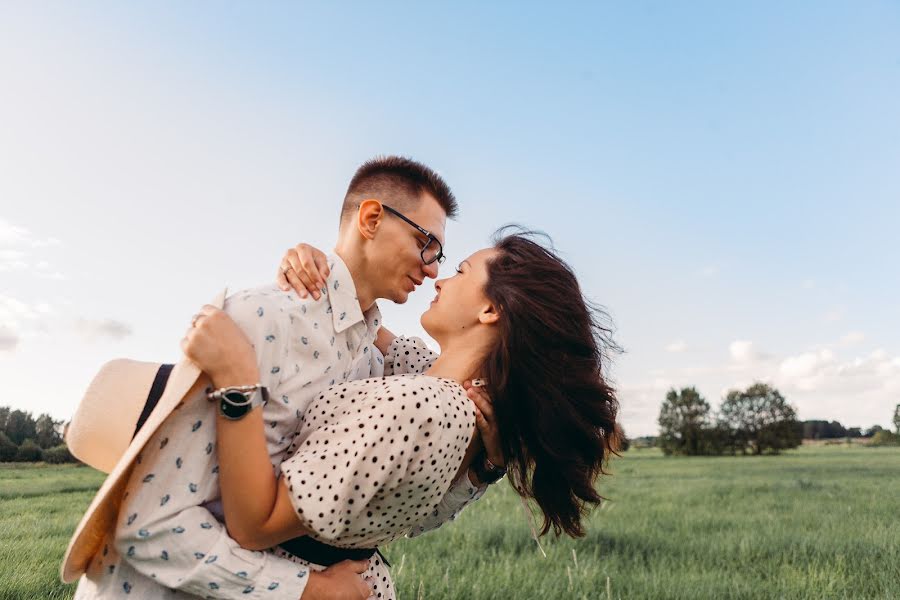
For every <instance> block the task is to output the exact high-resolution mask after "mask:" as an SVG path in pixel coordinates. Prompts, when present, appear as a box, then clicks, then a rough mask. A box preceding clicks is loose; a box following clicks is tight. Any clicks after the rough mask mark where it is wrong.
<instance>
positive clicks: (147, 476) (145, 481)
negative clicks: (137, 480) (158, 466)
mask: <svg viewBox="0 0 900 600" xmlns="http://www.w3.org/2000/svg"><path fill="white" fill-rule="evenodd" d="M154 477H156V475H154V474H153V473H150V474H149V475H145V476H144V479H143V481H144V483H150V482H151V481H153V478H154Z"/></svg>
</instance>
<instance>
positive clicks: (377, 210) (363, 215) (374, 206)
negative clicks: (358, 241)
mask: <svg viewBox="0 0 900 600" xmlns="http://www.w3.org/2000/svg"><path fill="white" fill-rule="evenodd" d="M383 218H384V208H383V207H382V206H381V202H379V201H378V200H375V199H374V198H367V199H366V200H363V201H362V202H360V203H359V210H358V211H357V213H356V227H357V228H358V229H359V233H360V235H362V236H363V237H364V238H366V239H367V240H371V239H373V238H374V237H375V233H376V232H377V231H378V228H379V227H380V226H381V220H382V219H383Z"/></svg>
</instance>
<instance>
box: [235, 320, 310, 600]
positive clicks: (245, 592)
mask: <svg viewBox="0 0 900 600" xmlns="http://www.w3.org/2000/svg"><path fill="white" fill-rule="evenodd" d="M300 312H302V313H303V314H304V315H305V314H306V306H301V307H300ZM244 593H246V592H244Z"/></svg>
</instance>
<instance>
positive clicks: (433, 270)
mask: <svg viewBox="0 0 900 600" xmlns="http://www.w3.org/2000/svg"><path fill="white" fill-rule="evenodd" d="M439 268H440V265H439V264H438V261H434V262H433V263H431V264H430V265H426V264H424V263H423V264H422V273H424V274H425V277H431V278H432V279H437V276H438V269H439Z"/></svg>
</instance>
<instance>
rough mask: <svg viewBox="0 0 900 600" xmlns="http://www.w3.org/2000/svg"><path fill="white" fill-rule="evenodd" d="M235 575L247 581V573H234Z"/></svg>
mask: <svg viewBox="0 0 900 600" xmlns="http://www.w3.org/2000/svg"><path fill="white" fill-rule="evenodd" d="M235 575H237V576H238V577H240V578H241V579H247V571H238V572H237V573H235Z"/></svg>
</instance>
